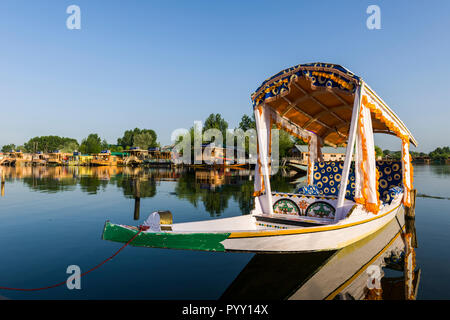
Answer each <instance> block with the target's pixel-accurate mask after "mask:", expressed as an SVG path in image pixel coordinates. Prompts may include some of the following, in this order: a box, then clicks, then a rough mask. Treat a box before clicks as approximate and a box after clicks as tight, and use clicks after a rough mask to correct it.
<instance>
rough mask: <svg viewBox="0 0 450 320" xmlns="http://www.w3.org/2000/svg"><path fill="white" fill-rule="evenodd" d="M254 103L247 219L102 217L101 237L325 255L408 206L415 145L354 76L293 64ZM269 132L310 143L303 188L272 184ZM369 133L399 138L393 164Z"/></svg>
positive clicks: (322, 65)
mask: <svg viewBox="0 0 450 320" xmlns="http://www.w3.org/2000/svg"><path fill="white" fill-rule="evenodd" d="M252 101H253V111H254V115H255V120H256V129H257V141H258V148H257V149H258V157H257V163H256V168H255V176H254V194H253V196H254V203H255V205H254V209H253V210H252V212H251V214H249V215H237V216H235V217H231V218H223V219H214V220H206V221H196V222H184V223H173V218H172V216H171V215H168V214H167V212H161V213H159V212H154V213H152V214H151V215H150V216H149V218H148V219H147V220H146V221H145V222H144V224H143V225H142V226H139V227H137V226H128V225H120V224H114V223H111V222H109V221H107V222H106V224H105V227H104V231H103V239H105V240H111V241H118V242H129V241H131V239H133V240H132V241H131V242H130V244H131V245H134V246H145V247H159V248H172V249H190V250H203V251H250V252H257V253H274V252H314V251H329V250H337V249H340V248H343V247H346V246H348V245H350V244H352V243H355V242H357V241H358V240H361V239H363V238H365V237H367V236H369V235H371V234H373V233H374V232H376V231H377V230H379V229H381V228H382V227H383V226H385V225H386V224H388V223H389V222H390V221H392V220H393V219H394V217H395V216H396V215H397V214H398V213H399V211H402V210H403V209H404V207H409V206H411V190H412V187H413V185H412V183H413V181H412V180H413V171H412V170H413V168H412V164H411V157H410V154H409V147H410V144H413V145H414V146H417V141H416V139H415V138H414V137H413V135H412V134H411V133H410V131H409V130H408V128H407V127H406V126H405V124H404V123H403V122H402V121H401V120H400V119H399V117H398V116H397V115H396V114H395V113H394V111H393V110H392V109H391V108H389V107H388V105H387V104H386V103H385V102H384V101H383V100H382V99H381V98H380V97H379V96H378V95H377V94H376V93H375V91H374V90H373V89H372V88H371V87H369V85H367V84H366V83H365V81H364V80H363V79H362V78H361V77H359V76H357V75H355V74H353V73H352V72H350V71H349V70H348V69H346V68H344V67H342V66H340V65H336V64H329V63H308V64H300V65H296V66H294V67H291V68H288V69H285V70H282V71H281V72H279V73H277V74H275V75H274V76H272V77H270V78H268V79H267V80H265V81H264V82H263V83H262V84H261V85H260V87H259V88H258V89H257V90H256V91H255V92H254V93H253V95H252ZM272 126H276V127H277V128H279V129H283V130H285V131H287V132H288V133H290V134H291V135H293V136H295V137H297V138H299V139H302V140H303V141H305V143H307V144H308V150H309V156H308V164H307V166H308V168H307V172H308V176H307V183H308V184H307V185H306V186H304V187H301V188H299V189H298V190H296V192H294V193H284V192H277V191H276V190H272V188H271V184H270V175H271V165H270V164H271V159H270V155H271V154H272V153H271V146H272V143H271V128H272ZM374 133H384V134H389V135H393V136H396V137H398V138H399V139H400V142H401V150H402V157H401V160H400V161H376V159H375V145H374V136H373V134H374ZM325 144H327V145H329V146H333V147H337V146H345V147H346V151H345V160H344V161H323V156H322V154H321V150H322V146H324V145H325ZM353 155H354V157H353ZM353 160H354V161H353ZM168 209H169V208H168ZM175 219H176V215H175ZM133 237H134V238H133Z"/></svg>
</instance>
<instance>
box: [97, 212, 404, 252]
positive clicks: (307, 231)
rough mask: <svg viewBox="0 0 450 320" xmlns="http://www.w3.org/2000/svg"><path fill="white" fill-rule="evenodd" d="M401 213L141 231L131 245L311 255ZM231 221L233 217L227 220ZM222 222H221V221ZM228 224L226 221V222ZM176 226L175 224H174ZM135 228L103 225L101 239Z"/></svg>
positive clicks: (126, 235) (126, 236) (127, 234)
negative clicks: (274, 225)
mask: <svg viewBox="0 0 450 320" xmlns="http://www.w3.org/2000/svg"><path fill="white" fill-rule="evenodd" d="M401 210H403V206H402V205H398V206H396V207H395V208H392V209H391V210H389V211H386V212H385V213H382V214H380V215H379V216H375V217H372V218H369V219H365V220H359V221H352V220H349V221H348V222H346V223H342V224H335V225H325V226H313V227H307V228H299V229H295V228H291V229H280V230H263V231H261V230H256V229H255V230H250V231H238V232H233V231H225V230H223V231H224V232H222V231H221V230H219V231H217V232H200V231H182V232H180V231H177V232H172V231H170V232H151V231H143V232H141V233H140V234H139V235H138V236H137V237H136V239H135V240H133V241H132V242H131V245H133V246H143V247H153V248H170V249H189V250H201V251H243V252H259V253H275V252H313V251H328V250H337V249H341V248H343V247H346V246H348V245H350V244H352V243H354V242H357V241H358V240H361V239H363V238H365V237H367V236H369V235H370V234H372V233H374V232H376V231H377V230H379V229H381V228H382V227H383V226H385V225H386V224H387V223H389V222H390V221H391V220H392V219H393V218H394V217H395V216H396V215H397V214H398V213H399V211H401ZM242 218H244V219H247V220H249V221H250V220H251V219H255V218H254V217H252V216H251V215H248V216H247V217H243V216H241V217H236V219H241V220H239V221H240V223H242V221H243V220H242ZM228 219H229V220H228V221H231V220H232V219H234V218H228ZM224 220H225V219H224ZM227 223H230V222H227ZM174 226H176V225H174ZM137 232H139V229H138V228H136V227H132V226H125V225H116V224H112V223H110V222H109V221H107V222H106V224H105V228H104V231H103V239H104V240H110V241H117V242H123V243H124V242H128V241H129V240H130V239H131V238H132V237H133V236H134V235H136V233H137Z"/></svg>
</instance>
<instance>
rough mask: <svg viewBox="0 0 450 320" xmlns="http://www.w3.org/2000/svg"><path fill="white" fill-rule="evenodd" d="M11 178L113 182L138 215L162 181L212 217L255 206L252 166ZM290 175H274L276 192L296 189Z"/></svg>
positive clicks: (72, 171)
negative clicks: (232, 203) (131, 201)
mask: <svg viewBox="0 0 450 320" xmlns="http://www.w3.org/2000/svg"><path fill="white" fill-rule="evenodd" d="M2 170H3V173H4V175H5V180H6V182H8V181H9V182H11V181H13V180H17V179H18V180H22V181H23V183H24V184H25V185H26V186H28V187H29V188H30V189H32V190H34V191H39V192H46V193H56V192H66V191H74V190H76V187H77V185H79V186H80V190H81V191H82V192H85V193H88V194H97V193H99V192H101V191H105V190H106V189H107V188H108V185H114V186H116V187H117V188H118V189H121V190H122V192H123V195H124V196H125V197H126V198H134V199H135V211H134V216H135V218H136V219H138V218H139V206H140V200H141V198H152V197H155V196H156V194H157V184H158V182H159V181H175V182H176V184H175V189H174V192H173V194H174V195H176V196H177V197H178V198H180V199H185V200H187V201H189V202H190V203H191V204H192V205H193V206H194V207H199V205H200V204H203V206H204V208H205V210H206V211H207V212H208V213H209V214H210V216H212V217H217V216H220V215H221V214H222V213H223V212H224V211H225V210H226V209H227V208H228V206H229V201H230V199H232V200H233V201H235V202H236V203H237V204H238V206H239V209H240V211H241V213H242V214H249V213H250V211H251V210H252V208H253V205H254V203H253V197H252V194H253V174H254V172H253V171H252V170H245V169H244V170H242V169H241V170H231V169H224V168H220V169H211V170H189V169H178V168H170V169H167V168H156V169H148V168H130V167H107V166H105V167H45V166H42V167H2ZM291 180H292V179H291V178H289V177H287V176H286V174H283V173H281V171H280V172H279V173H277V174H276V175H274V176H272V178H271V184H272V190H274V191H275V190H276V191H280V192H292V191H293V189H294V185H293V184H292V182H291Z"/></svg>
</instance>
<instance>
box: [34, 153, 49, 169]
mask: <svg viewBox="0 0 450 320" xmlns="http://www.w3.org/2000/svg"><path fill="white" fill-rule="evenodd" d="M47 160H48V156H47V155H46V154H44V153H42V152H41V151H38V152H36V153H35V154H33V156H32V159H31V163H32V164H33V166H45V165H46V164H47Z"/></svg>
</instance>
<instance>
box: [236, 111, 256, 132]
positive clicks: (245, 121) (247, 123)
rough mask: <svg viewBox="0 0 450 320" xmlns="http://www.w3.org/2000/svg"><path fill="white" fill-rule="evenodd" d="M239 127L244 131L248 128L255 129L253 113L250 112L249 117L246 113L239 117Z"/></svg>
mask: <svg viewBox="0 0 450 320" xmlns="http://www.w3.org/2000/svg"><path fill="white" fill-rule="evenodd" d="M239 129H242V130H243V131H244V132H245V131H247V130H248V129H255V130H256V122H255V115H254V114H252V117H251V118H250V117H249V116H248V115H246V114H244V115H243V116H242V118H241V122H239Z"/></svg>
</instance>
